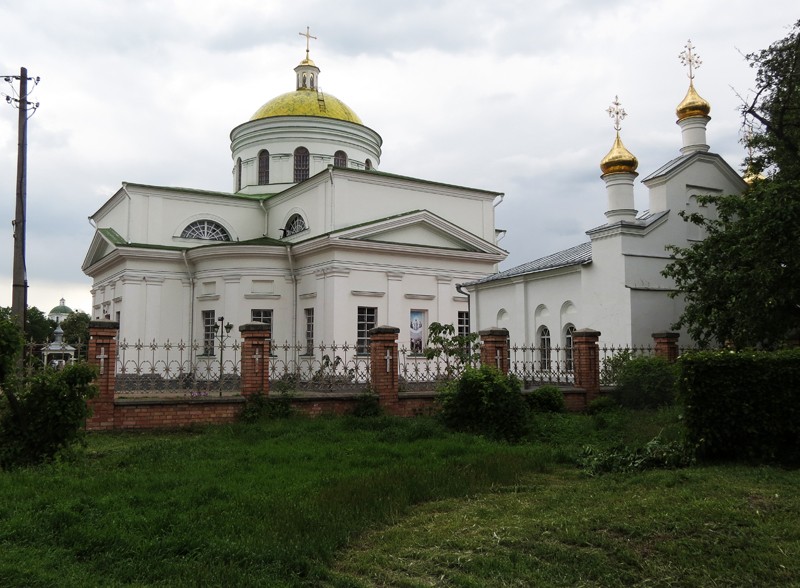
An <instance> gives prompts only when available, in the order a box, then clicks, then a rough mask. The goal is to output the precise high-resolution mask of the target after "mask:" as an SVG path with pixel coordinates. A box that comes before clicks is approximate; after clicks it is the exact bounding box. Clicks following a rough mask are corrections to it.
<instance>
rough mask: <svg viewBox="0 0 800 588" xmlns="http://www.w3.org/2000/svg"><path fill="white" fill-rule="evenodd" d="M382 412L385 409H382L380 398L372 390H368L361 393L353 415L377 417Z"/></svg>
mask: <svg viewBox="0 0 800 588" xmlns="http://www.w3.org/2000/svg"><path fill="white" fill-rule="evenodd" d="M382 414H383V411H382V410H381V404H380V399H379V398H378V395H377V394H375V393H374V392H373V391H372V390H367V391H365V392H364V393H363V394H359V396H358V398H356V405H355V407H354V408H353V416H356V417H359V418H365V417H377V416H381V415H382Z"/></svg>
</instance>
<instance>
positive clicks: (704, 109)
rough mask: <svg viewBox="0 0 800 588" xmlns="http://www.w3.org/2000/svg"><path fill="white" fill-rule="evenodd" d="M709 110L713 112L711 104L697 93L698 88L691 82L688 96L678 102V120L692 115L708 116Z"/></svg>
mask: <svg viewBox="0 0 800 588" xmlns="http://www.w3.org/2000/svg"><path fill="white" fill-rule="evenodd" d="M709 112H711V105H710V104H709V103H708V101H706V100H705V99H704V98H702V97H701V96H700V94H698V93H697V90H695V89H694V84H692V83H691V82H690V83H689V89H688V90H687V92H686V96H685V97H684V99H683V100H682V101H681V103H680V104H678V108H676V109H675V114H677V115H678V120H683V119H685V118H690V117H692V116H708V113H709Z"/></svg>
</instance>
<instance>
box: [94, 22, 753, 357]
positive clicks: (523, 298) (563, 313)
mask: <svg viewBox="0 0 800 588" xmlns="http://www.w3.org/2000/svg"><path fill="white" fill-rule="evenodd" d="M301 34H303V33H301ZM305 36H306V55H305V59H303V60H302V61H301V62H300V64H299V65H298V66H297V67H295V68H294V71H295V89H294V91H292V92H288V93H286V94H282V95H280V96H278V97H276V98H273V99H272V100H269V101H268V102H267V103H266V104H264V105H263V106H261V107H260V108H258V110H256V111H255V114H253V116H252V117H251V119H250V120H249V121H247V122H244V123H243V124H241V125H239V126H237V127H236V128H234V129H233V131H232V132H231V153H232V159H233V178H232V191H231V192H209V191H206V190H199V189H187V188H172V187H165V186H151V185H144V184H135V183H127V182H126V183H123V184H122V186H121V187H120V189H119V190H118V191H117V192H116V194H114V195H113V196H111V198H109V199H108V201H106V202H105V203H104V204H103V205H102V206H101V207H100V208H99V209H98V210H97V211H96V212H95V213H94V214H92V215H91V217H90V221H91V222H92V224H93V225H94V226H95V227H96V233H95V235H94V238H93V241H92V243H91V246H90V248H89V251H88V253H87V255H86V258H85V261H84V264H83V271H84V272H85V273H86V274H87V275H88V276H90V277H91V278H92V280H93V287H92V297H93V308H92V317H93V318H95V319H101V318H107V319H112V320H116V321H118V322H119V323H120V339H121V340H126V341H128V342H135V341H137V340H138V341H143V342H151V341H155V342H156V343H159V344H161V343H164V342H165V341H168V340H169V341H173V342H177V341H197V342H200V343H201V344H202V347H201V353H204V354H205V353H206V352H208V354H211V353H213V348H214V336H215V328H217V327H220V326H223V323H224V324H230V325H232V326H234V327H235V326H238V325H241V324H244V323H250V322H265V323H267V324H269V325H270V331H271V333H272V338H273V340H274V341H275V342H276V343H279V344H280V343H283V342H288V343H289V344H291V345H292V346H295V347H296V348H298V349H300V350H301V351H300V353H304V354H311V353H312V352H313V348H314V347H315V346H317V345H319V344H322V343H324V344H327V345H330V344H331V343H333V342H336V343H345V342H346V343H348V344H351V345H356V347H357V351H358V352H360V353H364V352H366V343H367V337H368V331H369V329H371V328H372V327H374V326H378V325H391V326H396V327H400V328H401V332H400V336H399V340H400V342H401V344H405V345H407V346H408V347H410V348H412V349H413V348H416V347H418V346H420V345H421V344H422V343H423V341H424V338H425V333H426V329H427V325H429V324H430V323H431V322H433V321H438V322H441V323H451V324H454V325H457V327H458V330H459V332H462V333H463V332H467V331H477V330H480V329H485V328H488V327H495V326H497V327H505V328H507V329H508V330H509V333H510V339H511V342H512V343H513V344H520V345H534V346H541V347H547V348H550V347H556V346H558V347H561V348H565V347H567V348H568V347H571V337H572V333H573V332H574V330H575V329H581V328H591V329H595V330H598V331H600V332H601V333H602V335H601V342H607V343H610V344H614V345H637V346H638V345H647V344H649V343H651V342H652V338H651V335H652V333H654V332H664V331H668V330H670V327H671V325H672V324H673V323H674V322H675V321H676V320H677V318H678V317H679V315H680V313H681V311H682V302H681V300H680V298H671V297H670V296H669V294H670V293H671V292H672V291H673V289H674V285H673V283H672V282H671V281H670V280H667V279H666V278H664V277H663V276H661V273H660V272H661V270H662V269H663V268H664V267H665V266H666V264H667V263H668V261H669V254H668V252H667V251H666V249H665V247H666V246H667V245H670V244H671V245H678V246H686V245H687V244H689V243H691V242H693V241H696V240H699V239H702V238H703V235H702V234H701V233H700V232H699V229H698V227H696V226H695V225H693V224H691V223H687V222H685V221H684V220H683V218H681V216H680V212H681V211H687V212H689V213H692V212H703V213H704V214H713V211H712V210H708V209H703V208H701V207H700V206H699V205H698V203H697V196H698V195H702V194H734V193H741V192H742V191H744V190H745V188H746V183H745V182H744V180H743V179H742V178H741V176H740V175H739V174H738V173H737V172H736V171H735V170H734V169H732V168H731V166H730V165H728V164H727V163H726V162H725V161H724V160H723V159H722V158H721V157H720V156H719V155H717V154H714V153H712V152H711V151H710V149H709V145H708V144H707V140H706V126H707V124H708V122H709V121H710V117H709V112H710V106H709V104H708V102H707V101H705V100H704V99H703V98H701V97H700V96H699V95H698V93H697V92H696V90H695V89H694V85H693V83H692V79H693V73H692V65H693V64H694V62H693V59H694V56H693V55H692V53H691V44H689V45H687V51H686V52H685V61H687V60H688V64H689V78H690V84H689V90H688V92H687V94H686V97H685V98H684V100H683V101H682V102H681V103H680V105H679V106H678V108H677V117H678V120H677V124H678V126H679V127H680V132H681V138H682V145H681V147H680V155H679V156H678V157H676V158H675V159H673V160H672V161H669V162H667V163H666V164H665V165H663V166H662V167H660V168H658V169H657V170H656V171H654V172H653V173H651V174H650V175H648V176H647V177H646V178H644V179H643V180H642V181H643V183H644V185H645V186H646V187H647V189H648V190H649V208H648V210H646V211H644V212H641V213H639V212H638V211H637V210H636V209H635V207H634V189H633V187H634V180H635V179H636V177H637V172H636V169H637V166H638V162H637V160H636V158H635V157H634V156H633V155H632V154H631V153H630V152H629V151H628V150H627V149H626V148H625V147H624V145H623V144H622V141H621V139H620V135H619V129H620V124H619V123H620V120H621V119H622V118H623V117H624V111H622V110H621V109H620V108H619V104H618V102H615V105H613V106H612V108H610V109H609V114H611V115H612V116H613V117H615V122H616V124H615V128H616V129H617V136H616V139H615V141H614V144H613V147H612V149H611V151H610V152H609V153H608V155H606V157H605V158H603V160H602V162H601V164H600V168H601V171H602V176H601V178H602V179H603V181H604V182H605V186H606V194H607V201H608V205H607V211H606V213H605V216H606V219H605V223H604V224H602V225H600V226H598V227H595V228H593V229H591V230H589V231H587V235H588V237H589V240H588V241H587V242H585V243H581V244H578V245H576V246H575V247H572V248H570V249H567V250H565V251H560V252H558V253H554V254H552V255H549V256H546V257H544V258H541V259H537V260H535V261H532V262H529V263H526V264H523V265H521V266H518V267H515V268H512V269H509V270H505V271H502V272H499V273H498V264H499V263H500V262H501V261H503V260H504V259H505V258H506V256H507V252H506V251H504V250H503V249H502V248H500V247H499V246H498V245H497V233H498V231H497V230H496V228H495V214H494V213H495V207H494V205H495V203H496V202H497V201H498V200H501V199H502V198H501V197H502V194H501V193H500V192H493V191H486V190H479V189H474V188H467V187H462V186H454V185H448V184H442V183H437V182H431V181H427V180H422V179H418V178H411V177H404V176H398V175H392V174H389V173H385V172H382V171H379V168H380V158H381V146H382V139H381V137H380V135H379V134H378V133H377V132H375V131H374V130H372V129H371V128H369V127H367V126H366V125H364V123H362V121H361V119H360V118H359V117H358V116H357V115H356V114H355V113H354V112H353V111H352V110H351V109H350V108H349V107H348V106H346V105H345V104H344V103H343V102H342V101H340V100H338V99H337V98H335V97H334V96H332V95H330V94H327V93H323V92H322V91H321V90H320V84H319V74H320V69H319V68H318V67H317V66H316V65H315V63H314V62H313V61H312V60H311V59H310V58H309V51H308V38H309V34H308V31H307V32H306V33H305ZM232 334H233V335H235V334H236V332H235V331H234V332H233V333H232ZM680 342H681V343H682V344H685V343H690V341H689V339H688V337H687V336H686V334H685V333H684V334H682V335H681V341H680Z"/></svg>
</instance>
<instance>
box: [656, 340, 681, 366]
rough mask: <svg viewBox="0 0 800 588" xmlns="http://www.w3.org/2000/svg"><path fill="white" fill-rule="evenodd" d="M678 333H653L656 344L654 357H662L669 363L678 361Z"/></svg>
mask: <svg viewBox="0 0 800 588" xmlns="http://www.w3.org/2000/svg"><path fill="white" fill-rule="evenodd" d="M679 337H680V335H679V334H678V333H653V341H655V344H656V357H663V358H664V359H666V360H667V361H668V362H670V363H675V362H676V361H677V360H678V338H679Z"/></svg>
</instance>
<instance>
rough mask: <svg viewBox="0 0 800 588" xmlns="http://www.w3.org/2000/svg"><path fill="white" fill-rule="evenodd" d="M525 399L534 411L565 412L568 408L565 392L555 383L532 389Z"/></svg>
mask: <svg viewBox="0 0 800 588" xmlns="http://www.w3.org/2000/svg"><path fill="white" fill-rule="evenodd" d="M525 401H526V402H527V403H528V407H529V408H530V409H531V411H533V412H564V411H565V410H566V409H567V405H566V403H565V402H564V393H563V392H562V391H561V388H559V387H558V386H553V385H547V386H541V387H539V388H536V389H535V390H532V391H530V392H529V393H528V394H527V395H526V396H525Z"/></svg>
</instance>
